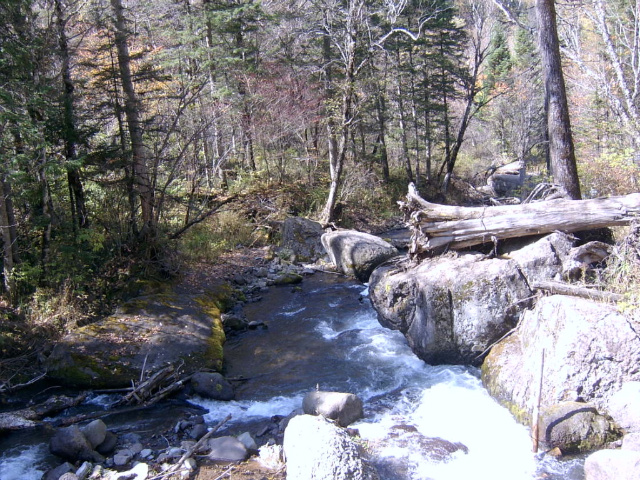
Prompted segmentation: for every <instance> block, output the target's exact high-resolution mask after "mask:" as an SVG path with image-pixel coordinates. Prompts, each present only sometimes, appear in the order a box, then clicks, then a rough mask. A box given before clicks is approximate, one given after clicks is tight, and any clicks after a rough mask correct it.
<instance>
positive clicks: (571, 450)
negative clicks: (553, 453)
mask: <svg viewBox="0 0 640 480" xmlns="http://www.w3.org/2000/svg"><path fill="white" fill-rule="evenodd" d="M539 432H540V440H541V441H542V444H543V446H544V448H545V450H552V449H554V448H558V449H560V451H561V452H562V453H563V454H575V453H582V452H590V451H593V450H597V449H599V448H603V447H606V446H607V445H608V444H609V443H611V442H612V441H615V440H616V439H617V438H619V436H620V432H619V430H618V429H617V428H616V426H615V425H614V424H613V423H612V422H611V421H610V419H609V418H607V417H605V416H604V415H600V414H599V413H598V411H597V410H596V409H595V408H594V407H593V406H592V405H589V404H588V403H581V402H561V403H558V404H555V405H551V406H548V407H545V408H543V409H542V412H541V413H540V419H539Z"/></svg>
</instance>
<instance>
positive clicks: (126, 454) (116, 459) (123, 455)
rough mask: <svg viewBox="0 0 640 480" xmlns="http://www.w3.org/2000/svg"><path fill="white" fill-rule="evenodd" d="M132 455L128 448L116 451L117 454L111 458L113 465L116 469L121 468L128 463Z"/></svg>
mask: <svg viewBox="0 0 640 480" xmlns="http://www.w3.org/2000/svg"><path fill="white" fill-rule="evenodd" d="M133 456H134V453H133V452H132V451H131V450H129V449H128V448H123V449H122V450H118V452H117V453H116V454H115V455H114V456H113V464H114V465H115V466H117V467H122V466H124V465H126V464H127V463H129V462H130V461H131V459H132V458H133Z"/></svg>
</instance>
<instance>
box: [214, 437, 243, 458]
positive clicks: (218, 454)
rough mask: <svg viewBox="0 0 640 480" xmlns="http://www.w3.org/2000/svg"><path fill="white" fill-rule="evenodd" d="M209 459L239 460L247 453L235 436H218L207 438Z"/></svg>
mask: <svg viewBox="0 0 640 480" xmlns="http://www.w3.org/2000/svg"><path fill="white" fill-rule="evenodd" d="M209 448H210V452H209V454H208V455H207V457H208V458H209V460H213V461H219V462H241V461H243V460H245V459H246V458H247V456H248V455H249V453H248V452H247V448H246V447H245V446H244V445H243V443H242V442H241V441H240V440H238V439H237V438H236V437H218V438H212V439H211V440H209Z"/></svg>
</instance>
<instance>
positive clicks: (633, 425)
mask: <svg viewBox="0 0 640 480" xmlns="http://www.w3.org/2000/svg"><path fill="white" fill-rule="evenodd" d="M607 410H608V413H609V415H611V417H612V418H613V419H614V420H615V421H616V423H617V424H618V425H620V427H621V428H623V429H624V430H626V431H627V432H640V381H636V382H627V383H625V384H624V385H622V388H620V390H618V391H617V392H615V393H614V394H613V395H612V396H611V399H610V400H609V403H608V405H607Z"/></svg>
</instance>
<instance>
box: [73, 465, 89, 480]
mask: <svg viewBox="0 0 640 480" xmlns="http://www.w3.org/2000/svg"><path fill="white" fill-rule="evenodd" d="M92 468H93V465H91V464H90V463H89V462H84V463H83V464H82V465H80V468H79V469H78V470H76V476H77V477H78V479H79V480H84V479H85V478H87V477H88V476H89V474H90V473H91V469H92Z"/></svg>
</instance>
